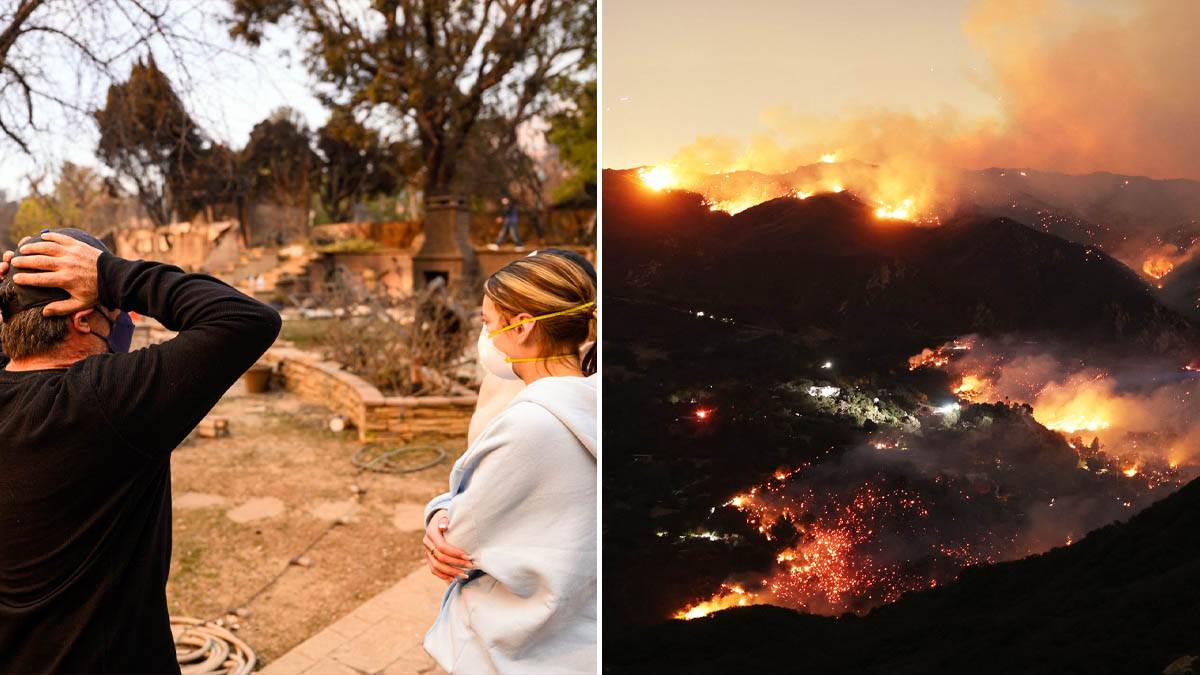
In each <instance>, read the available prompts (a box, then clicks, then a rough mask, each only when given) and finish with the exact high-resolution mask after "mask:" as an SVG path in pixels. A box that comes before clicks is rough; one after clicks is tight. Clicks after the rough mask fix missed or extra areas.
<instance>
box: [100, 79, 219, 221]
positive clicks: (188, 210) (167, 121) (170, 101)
mask: <svg viewBox="0 0 1200 675" xmlns="http://www.w3.org/2000/svg"><path fill="white" fill-rule="evenodd" d="M95 119H96V123H97V125H98V126H99V128H100V142H99V145H98V147H97V148H96V156H97V157H98V158H99V159H100V161H102V162H104V164H105V165H107V166H108V167H109V168H110V169H112V170H113V172H114V173H116V175H117V177H118V179H120V180H125V181H128V182H129V183H131V184H132V185H133V186H134V192H135V193H136V195H137V198H138V201H139V202H140V203H141V205H142V207H143V208H144V209H145V210H146V214H147V216H148V217H149V218H150V219H151V220H152V221H153V222H155V223H157V224H159V225H162V224H166V223H168V222H171V221H172V220H174V219H176V218H187V217H189V216H191V215H192V214H194V213H196V212H197V211H199V210H201V209H203V208H204V207H205V206H207V205H210V204H213V203H216V202H220V201H223V200H225V199H227V198H228V195H229V194H231V192H232V189H233V177H234V161H233V159H234V158H233V154H232V153H231V152H230V151H229V150H228V148H225V147H224V146H220V145H215V144H213V143H211V142H209V141H208V140H206V139H205V138H204V136H203V134H202V133H201V130H200V128H199V126H197V125H196V123H195V121H193V120H192V117H191V115H189V114H188V112H187V111H186V110H185V109H184V107H183V102H182V101H181V100H180V98H179V96H178V95H177V94H176V93H175V90H174V89H173V88H172V87H171V83H170V81H168V79H167V77H166V75H164V74H163V73H162V71H160V70H159V69H158V67H157V66H156V65H155V63H154V59H153V58H149V59H146V60H144V61H138V62H136V63H134V65H133V68H132V69H131V70H130V73H129V79H128V80H126V81H125V82H122V83H118V84H113V85H111V86H110V87H109V88H108V96H107V98H106V101H105V105H104V107H103V108H101V109H100V110H97V111H96V112H95Z"/></svg>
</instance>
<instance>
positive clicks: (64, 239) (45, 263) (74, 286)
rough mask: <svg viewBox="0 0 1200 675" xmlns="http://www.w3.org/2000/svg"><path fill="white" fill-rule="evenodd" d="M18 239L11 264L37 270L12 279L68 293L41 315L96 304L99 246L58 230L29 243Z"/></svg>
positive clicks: (46, 233) (22, 268)
mask: <svg viewBox="0 0 1200 675" xmlns="http://www.w3.org/2000/svg"><path fill="white" fill-rule="evenodd" d="M21 241H22V243H21V244H19V245H18V246H17V251H18V253H17V255H16V257H14V258H12V259H11V265H12V268H13V269H15V270H38V273H37V274H30V273H28V272H18V273H17V274H14V275H13V281H14V282H15V283H18V284H24V285H26V286H54V287H57V288H61V289H63V290H65V291H66V292H68V293H70V294H71V297H70V298H68V299H66V300H59V301H57V302H52V303H50V304H48V305H46V306H45V308H43V309H42V314H43V315H44V316H65V315H67V314H71V313H73V312H79V311H82V310H85V309H88V308H90V307H94V306H95V305H96V303H97V302H98V301H99V298H100V281H99V278H98V275H99V271H98V269H97V261H99V259H100V250H99V249H97V248H92V247H91V246H88V245H87V244H85V243H83V242H81V241H79V240H77V239H74V238H72V237H69V236H67V235H65V234H60V233H58V232H45V233H43V234H42V241H36V242H33V243H32V244H25V243H24V242H25V241H26V240H25V239H22V240H21Z"/></svg>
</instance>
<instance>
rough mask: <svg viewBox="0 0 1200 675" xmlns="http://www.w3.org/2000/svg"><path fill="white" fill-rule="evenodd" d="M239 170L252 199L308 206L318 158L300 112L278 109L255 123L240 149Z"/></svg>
mask: <svg viewBox="0 0 1200 675" xmlns="http://www.w3.org/2000/svg"><path fill="white" fill-rule="evenodd" d="M241 170H242V175H243V176H244V181H245V184H246V188H247V190H248V195H249V196H250V197H251V198H253V199H255V200H264V201H268V202H271V203H273V204H279V205H280V206H292V207H298V208H304V209H307V208H308V205H309V202H310V199H311V197H312V184H313V181H314V180H316V179H317V178H318V176H319V171H320V158H318V157H317V155H316V153H314V152H313V149H312V133H311V132H310V131H309V130H308V127H307V125H306V124H305V123H304V119H303V118H302V117H300V114H299V113H297V112H296V111H295V110H293V109H291V108H280V109H278V110H276V111H275V112H273V113H272V114H271V116H270V117H268V118H267V119H265V120H263V121H261V122H259V123H258V124H256V125H255V126H254V129H253V130H251V131H250V140H249V141H247V142H246V147H244V148H242V152H241Z"/></svg>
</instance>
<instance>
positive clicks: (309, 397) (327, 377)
mask: <svg viewBox="0 0 1200 675" xmlns="http://www.w3.org/2000/svg"><path fill="white" fill-rule="evenodd" d="M262 361H263V362H264V363H266V364H267V365H270V366H271V367H272V369H273V371H274V373H275V375H276V377H277V378H278V379H279V381H280V382H281V383H282V385H283V387H284V388H285V389H287V390H288V391H290V392H293V393H295V394H296V395H297V396H299V397H300V398H301V399H303V400H305V401H308V402H310V403H314V404H317V405H322V406H325V407H326V408H329V409H330V410H331V411H332V412H334V413H335V414H338V415H341V416H343V417H345V418H346V419H348V420H349V421H350V423H351V424H353V425H354V427H355V429H357V430H358V438H359V440H360V441H363V442H368V441H378V440H392V439H395V440H411V439H412V438H413V437H414V436H425V435H435V434H436V435H445V436H465V435H466V433H467V426H468V425H469V424H470V421H471V414H472V413H473V412H474V410H475V400H476V397H475V396H391V397H385V396H384V395H383V394H382V393H380V391H379V390H378V389H376V388H375V387H374V386H372V385H371V384H370V383H369V382H367V381H366V380H364V379H362V378H361V377H358V376H357V375H354V374H353V373H349V372H347V371H345V370H343V369H342V367H341V365H339V364H337V363H334V362H332V361H322V360H320V359H319V358H317V357H316V356H315V355H314V354H311V353H309V352H305V351H302V350H299V349H294V348H291V347H272V348H271V349H270V350H269V351H268V352H267V353H266V354H265V355H264V356H263V358H262Z"/></svg>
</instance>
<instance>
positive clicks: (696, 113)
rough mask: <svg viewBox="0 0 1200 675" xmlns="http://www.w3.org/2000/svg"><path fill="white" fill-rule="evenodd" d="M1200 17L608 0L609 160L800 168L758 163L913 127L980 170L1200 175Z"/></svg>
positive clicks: (1142, 4) (1035, 1)
mask: <svg viewBox="0 0 1200 675" xmlns="http://www.w3.org/2000/svg"><path fill="white" fill-rule="evenodd" d="M1198 22H1200V2H1196V3H1193V2H1178V1H1177V0H925V1H918V0H913V1H906V2H899V1H890V0H858V1H847V2H834V1H829V2H784V1H775V2H768V1H764V0H746V1H741V2H724V1H715V0H686V1H685V0H655V1H653V2H645V1H638V0H605V2H604V3H603V25H602V28H603V56H602V58H603V72H602V76H603V98H602V101H601V104H602V106H603V115H604V117H603V131H604V133H603V156H602V157H603V159H602V163H603V165H604V166H605V167H607V168H626V167H631V166H639V165H644V164H655V163H662V162H667V161H670V160H672V158H675V157H676V156H677V153H678V152H679V151H680V150H681V149H684V148H688V149H689V152H691V151H692V150H695V149H696V148H700V149H701V150H702V151H703V152H704V153H708V154H705V155H704V156H705V157H709V156H713V157H717V156H719V157H723V158H726V159H724V160H713V161H712V162H711V164H713V166H712V169H713V170H714V171H723V170H729V169H731V168H757V169H760V170H767V171H771V170H786V169H785V167H781V166H757V165H756V163H765V164H772V163H773V164H786V163H787V162H791V161H806V162H807V161H813V162H815V161H817V159H818V157H819V156H820V154H819V151H818V148H825V147H827V146H832V147H829V149H836V147H855V148H857V149H859V150H861V146H862V145H870V146H871V147H872V148H874V149H880V150H881V151H884V152H886V151H887V150H888V146H890V145H891V144H892V143H893V142H895V141H897V140H899V141H901V142H903V141H904V139H897V138H896V137H897V136H901V135H905V136H907V137H908V139H909V141H908V142H909V143H910V145H914V146H915V147H916V148H917V149H918V151H919V152H923V153H924V154H931V155H937V156H938V157H942V158H945V159H946V160H947V161H948V163H951V164H957V165H962V166H970V167H972V168H982V167H984V166H990V165H1007V166H1025V167H1030V168H1040V169H1045V170H1058V171H1065V172H1068V173H1085V172H1089V171H1099V170H1108V171H1115V172H1119V173H1134V174H1144V175H1150V176H1154V177H1190V178H1200V141H1196V142H1194V143H1193V142H1192V141H1189V140H1187V139H1189V138H1194V137H1197V136H1198V135H1197V134H1195V133H1192V132H1189V131H1188V128H1193V129H1194V124H1195V120H1196V119H1198V118H1200V69H1198V68H1196V66H1195V65H1194V64H1196V63H1200V41H1197V40H1196V39H1195V36H1194V35H1195V31H1196V26H1197V25H1198ZM897 130H905V131H906V132H911V133H902V132H898V131H897ZM868 133H869V134H875V136H876V137H875V138H873V139H871V140H870V141H869V143H860V142H859V141H861V140H862V137H863V136H864V135H866V134H868ZM916 138H919V143H917V142H915V141H914V140H913V139H916ZM718 147H719V148H721V149H723V151H722V152H717V151H715V150H714V148H718ZM762 148H766V149H767V150H768V151H769V152H765V153H764V152H760V150H761V149H762ZM922 148H924V149H925V150H921V149H922ZM909 151H910V152H911V151H912V148H909ZM806 153H807V154H806ZM814 153H815V154H814ZM692 154H693V156H694V154H695V153H694V152H693V153H692ZM808 154H814V156H813V157H811V158H808V157H807V155H808ZM768 156H769V157H772V158H774V159H775V161H774V162H769V161H768V162H762V161H761V160H760V159H759V158H761V157H768ZM781 158H784V159H781ZM856 158H857V159H863V160H866V161H877V160H878V159H879V158H878V157H856ZM840 159H851V158H850V157H840ZM716 164H725V166H716Z"/></svg>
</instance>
